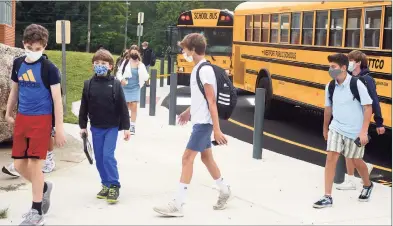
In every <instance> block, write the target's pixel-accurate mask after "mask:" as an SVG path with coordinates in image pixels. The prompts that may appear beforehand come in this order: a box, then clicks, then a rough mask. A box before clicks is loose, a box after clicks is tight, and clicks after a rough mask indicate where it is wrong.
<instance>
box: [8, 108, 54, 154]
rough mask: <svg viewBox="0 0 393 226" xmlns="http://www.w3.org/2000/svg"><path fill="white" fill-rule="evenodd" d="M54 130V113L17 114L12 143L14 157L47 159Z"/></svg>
mask: <svg viewBox="0 0 393 226" xmlns="http://www.w3.org/2000/svg"><path fill="white" fill-rule="evenodd" d="M51 131H52V115H36V116H30V115H22V114H19V113H18V114H17V115H16V119H15V128H14V136H13V145H12V158H14V159H26V158H35V159H42V160H45V159H46V154H47V152H48V149H49V141H50V138H51Z"/></svg>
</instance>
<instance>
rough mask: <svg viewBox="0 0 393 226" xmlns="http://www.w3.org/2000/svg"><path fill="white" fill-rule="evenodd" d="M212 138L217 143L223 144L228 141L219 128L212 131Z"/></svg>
mask: <svg viewBox="0 0 393 226" xmlns="http://www.w3.org/2000/svg"><path fill="white" fill-rule="evenodd" d="M214 140H215V141H216V142H217V143H218V145H224V144H227V143H228V141H227V138H226V137H225V135H224V134H223V133H222V132H221V130H219V131H214Z"/></svg>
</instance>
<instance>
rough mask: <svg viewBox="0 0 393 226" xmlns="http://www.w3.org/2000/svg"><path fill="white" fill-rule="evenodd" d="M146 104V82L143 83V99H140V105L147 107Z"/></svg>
mask: <svg viewBox="0 0 393 226" xmlns="http://www.w3.org/2000/svg"><path fill="white" fill-rule="evenodd" d="M145 106H146V83H145V84H143V86H142V88H141V100H140V107H141V108H145Z"/></svg>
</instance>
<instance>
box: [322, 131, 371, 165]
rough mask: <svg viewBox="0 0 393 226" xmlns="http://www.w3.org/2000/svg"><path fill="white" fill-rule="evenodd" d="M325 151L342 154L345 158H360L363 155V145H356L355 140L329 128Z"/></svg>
mask: <svg viewBox="0 0 393 226" xmlns="http://www.w3.org/2000/svg"><path fill="white" fill-rule="evenodd" d="M327 151H332V152H337V153H340V154H343V155H344V156H345V158H353V159H362V158H363V156H364V146H361V147H358V146H357V145H356V144H355V140H353V139H351V138H348V137H346V136H343V135H341V134H339V133H337V132H336V131H333V130H329V134H328V140H327Z"/></svg>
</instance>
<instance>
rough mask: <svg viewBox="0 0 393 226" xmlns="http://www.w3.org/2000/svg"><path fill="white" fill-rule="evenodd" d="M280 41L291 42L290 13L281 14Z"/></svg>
mask: <svg viewBox="0 0 393 226" xmlns="http://www.w3.org/2000/svg"><path fill="white" fill-rule="evenodd" d="M280 42H281V43H288V42H289V14H281V15H280Z"/></svg>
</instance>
